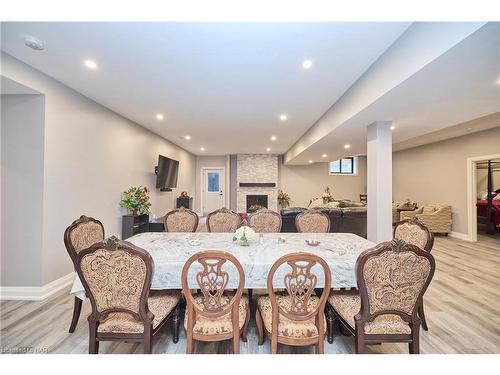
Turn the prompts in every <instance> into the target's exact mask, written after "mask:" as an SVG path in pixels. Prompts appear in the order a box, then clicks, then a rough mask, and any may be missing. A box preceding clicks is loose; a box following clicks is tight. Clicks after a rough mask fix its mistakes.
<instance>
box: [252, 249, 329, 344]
mask: <svg viewBox="0 0 500 375" xmlns="http://www.w3.org/2000/svg"><path fill="white" fill-rule="evenodd" d="M285 263H286V264H287V266H288V267H289V268H290V270H287V271H288V273H286V274H285V276H284V282H285V290H286V292H280V293H275V291H274V290H275V289H274V286H273V279H274V275H275V273H276V271H277V270H278V269H279V268H280V267H281V266H283V265H284V264H285ZM316 264H318V265H319V266H321V268H323V276H324V284H323V285H322V286H323V289H322V293H321V296H320V297H318V296H316V295H315V288H316V287H317V281H318V276H317V275H316V274H315V273H314V272H313V271H312V268H313V267H314V266H315V265H316ZM284 267H286V266H284ZM285 272H286V271H285ZM330 287H331V274H330V268H329V267H328V265H327V264H326V262H325V261H324V260H323V259H322V258H320V257H318V256H316V255H314V254H309V253H292V254H287V255H285V256H283V257H281V258H279V259H278V260H277V261H276V262H275V263H274V264H273V266H272V267H271V270H270V271H269V274H268V277H267V292H268V295H266V296H261V297H259V298H257V312H256V317H255V319H256V323H257V329H258V332H259V345H262V344H263V343H264V339H265V337H266V336H267V337H269V338H270V339H271V352H272V353H273V354H276V353H277V352H278V343H280V344H286V345H293V346H306V345H315V350H316V353H317V354H322V353H324V341H325V339H324V337H325V330H326V321H325V315H324V313H325V304H326V300H327V298H328V294H329V292H330ZM318 290H319V289H318Z"/></svg>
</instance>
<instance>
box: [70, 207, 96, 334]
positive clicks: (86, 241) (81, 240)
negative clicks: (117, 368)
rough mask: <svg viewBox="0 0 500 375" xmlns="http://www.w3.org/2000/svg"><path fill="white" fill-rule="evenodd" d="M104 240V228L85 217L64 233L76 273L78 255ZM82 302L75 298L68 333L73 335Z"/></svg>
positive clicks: (94, 220) (81, 217)
mask: <svg viewBox="0 0 500 375" xmlns="http://www.w3.org/2000/svg"><path fill="white" fill-rule="evenodd" d="M102 240H104V226H103V225H102V223H101V222H100V221H99V220H96V219H94V218H92V217H87V216H85V215H82V216H80V218H79V219H77V220H75V221H73V223H72V224H71V225H70V226H69V227H68V228H66V230H65V231H64V245H65V246H66V250H67V252H68V254H69V257H70V258H71V261H72V262H73V267H74V268H75V271H76V258H77V256H78V253H79V252H80V251H82V250H83V249H86V248H88V247H90V246H92V245H93V244H95V243H96V242H99V241H102ZM82 302H83V301H82V300H81V299H80V298H78V297H76V296H75V301H74V306H73V318H72V320H71V324H70V326H69V332H70V333H73V332H74V331H75V329H76V326H77V324H78V319H80V313H81V311H82Z"/></svg>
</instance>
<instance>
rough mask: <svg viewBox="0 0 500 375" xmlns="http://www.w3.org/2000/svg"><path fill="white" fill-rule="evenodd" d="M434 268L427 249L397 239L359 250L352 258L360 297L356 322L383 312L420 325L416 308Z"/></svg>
mask: <svg viewBox="0 0 500 375" xmlns="http://www.w3.org/2000/svg"><path fill="white" fill-rule="evenodd" d="M435 268H436V264H435V261H434V257H433V256H432V255H431V253H430V252H428V251H425V250H422V249H420V248H419V247H417V246H415V245H411V244H408V243H405V242H403V241H401V240H392V241H388V242H383V243H381V244H379V245H378V246H376V247H374V248H373V249H370V250H367V251H365V252H363V253H362V254H361V255H360V256H359V258H358V260H357V261H356V277H357V281H358V287H359V294H360V297H361V310H360V313H359V314H358V315H356V317H355V320H356V325H358V323H359V324H361V323H365V322H367V321H372V320H374V319H375V318H376V317H377V316H379V315H385V314H394V315H399V316H400V317H401V318H402V319H403V320H404V321H405V322H408V323H412V324H420V319H419V318H418V316H417V310H418V307H419V306H420V304H421V303H422V296H423V295H424V293H425V291H426V289H427V287H428V286H429V283H430V282H431V280H432V276H433V275H434V270H435ZM361 331H362V329H361Z"/></svg>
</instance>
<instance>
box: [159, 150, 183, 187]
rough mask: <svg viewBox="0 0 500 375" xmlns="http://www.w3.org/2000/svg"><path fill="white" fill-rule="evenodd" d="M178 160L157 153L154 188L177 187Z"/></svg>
mask: <svg viewBox="0 0 500 375" xmlns="http://www.w3.org/2000/svg"><path fill="white" fill-rule="evenodd" d="M178 172H179V162H178V161H177V160H174V159H170V158H167V157H165V156H163V155H158V169H157V173H156V188H157V189H171V188H176V187H177V174H178Z"/></svg>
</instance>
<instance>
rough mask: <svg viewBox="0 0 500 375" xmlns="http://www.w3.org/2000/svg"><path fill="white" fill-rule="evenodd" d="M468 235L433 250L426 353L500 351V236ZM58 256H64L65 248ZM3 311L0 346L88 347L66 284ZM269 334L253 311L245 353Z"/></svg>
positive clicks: (225, 345)
mask: <svg viewBox="0 0 500 375" xmlns="http://www.w3.org/2000/svg"><path fill="white" fill-rule="evenodd" d="M479 239H480V240H479V242H477V243H469V242H465V241H461V240H458V239H454V238H450V237H437V238H436V240H435V245H434V249H433V251H432V253H433V255H434V256H435V258H436V264H437V268H436V273H435V276H434V279H433V281H432V283H431V285H430V287H429V290H428V291H427V293H426V295H425V297H424V301H425V308H426V316H427V322H428V325H429V331H428V332H425V331H423V330H422V331H421V335H420V338H421V339H420V340H421V352H422V353H500V239H499V237H498V236H497V237H496V238H492V237H486V236H484V235H480V236H479ZM61 256H66V254H62V255H61ZM0 306H1V312H0V325H1V336H0V349H1V352H3V353H5V352H13V351H14V352H15V351H17V350H19V348H21V349H20V350H27V351H32V350H35V351H42V352H44V351H47V352H49V353H87V350H88V324H87V320H86V317H87V315H88V314H89V312H90V309H91V308H90V304H89V302H88V301H86V302H85V303H84V305H83V309H82V314H81V316H80V321H79V323H78V327H77V329H76V331H75V332H74V333H68V327H69V323H70V321H71V316H72V309H73V297H72V296H70V295H69V294H68V291H67V290H65V291H63V292H60V293H58V294H56V295H54V296H52V297H51V298H49V299H47V300H45V301H42V302H28V301H2V302H1V305H0ZM142 350H143V348H142V345H141V344H133V343H118V342H102V343H101V344H100V353H142ZM185 350H186V340H185V334H184V332H183V329H181V335H180V340H179V343H178V344H174V343H173V342H172V325H171V324H167V325H166V326H164V327H163V328H162V330H161V332H159V334H158V335H157V336H155V341H154V347H153V351H154V352H155V353H185ZM195 351H196V352H197V353H230V352H231V342H230V341H225V342H218V343H201V342H197V343H196V347H195ZM270 351H271V350H270V346H269V341H268V340H266V342H265V343H264V345H262V346H258V345H257V330H256V327H255V320H254V317H253V316H252V318H251V321H250V327H249V334H248V342H247V343H243V342H242V343H241V353H245V354H247V353H258V354H266V353H270ZM279 351H280V352H282V353H312V352H313V348H312V347H290V346H281V345H280V346H279ZM353 351H354V340H353V338H352V337H348V336H343V335H341V334H340V333H339V332H336V334H335V340H334V343H333V344H328V343H327V342H326V341H325V352H326V353H331V354H337V353H353ZM368 351H370V352H374V353H407V352H408V346H407V345H406V344H382V345H373V346H369V347H368Z"/></svg>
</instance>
